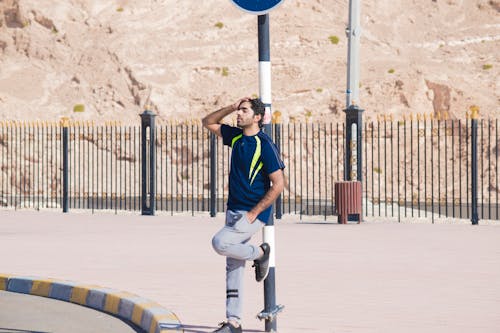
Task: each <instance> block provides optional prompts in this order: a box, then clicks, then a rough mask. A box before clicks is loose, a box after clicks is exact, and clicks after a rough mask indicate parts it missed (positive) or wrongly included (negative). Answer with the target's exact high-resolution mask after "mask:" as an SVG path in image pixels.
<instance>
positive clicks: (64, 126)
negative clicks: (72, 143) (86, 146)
mask: <svg viewBox="0 0 500 333" xmlns="http://www.w3.org/2000/svg"><path fill="white" fill-rule="evenodd" d="M60 125H61V127H62V155H63V175H62V178H63V186H62V192H63V193H62V206H63V213H67V212H68V211H69V196H68V187H69V184H68V179H69V166H68V154H69V151H68V141H69V134H68V127H69V118H67V117H63V118H61V122H60Z"/></svg>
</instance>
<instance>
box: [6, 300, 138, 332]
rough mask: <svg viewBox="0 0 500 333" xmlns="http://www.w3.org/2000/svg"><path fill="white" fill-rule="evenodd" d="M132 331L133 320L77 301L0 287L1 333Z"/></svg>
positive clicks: (134, 329)
mask: <svg viewBox="0 0 500 333" xmlns="http://www.w3.org/2000/svg"><path fill="white" fill-rule="evenodd" d="M20 332H23V333H49V332H50V333H68V332H72V333H103V332H106V333H133V332H141V331H139V329H138V328H137V327H133V326H132V324H128V323H125V322H124V321H122V320H120V319H118V318H115V317H113V316H110V315H108V314H105V313H103V312H99V311H96V310H93V309H90V308H87V307H83V306H80V305H76V304H72V303H68V302H62V301H58V300H54V299H50V298H46V297H39V296H31V295H26V294H19V293H11V292H6V291H0V333H20Z"/></svg>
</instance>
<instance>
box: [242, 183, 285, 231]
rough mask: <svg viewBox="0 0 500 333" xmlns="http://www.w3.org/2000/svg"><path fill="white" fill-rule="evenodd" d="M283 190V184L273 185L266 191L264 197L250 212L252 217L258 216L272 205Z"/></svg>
mask: <svg viewBox="0 0 500 333" xmlns="http://www.w3.org/2000/svg"><path fill="white" fill-rule="evenodd" d="M282 191H283V187H282V186H274V185H273V186H271V188H270V189H269V190H268V191H267V192H266V194H265V195H264V197H263V198H262V199H261V200H260V201H259V202H258V203H257V204H256V205H255V206H254V207H253V208H252V209H251V210H250V211H249V212H248V214H249V215H250V217H251V218H252V219H253V218H256V217H257V216H258V215H259V214H260V213H262V212H263V211H264V210H265V209H266V208H268V207H269V206H271V205H272V204H273V203H274V201H275V200H276V198H278V196H279V195H280V193H281V192H282ZM252 222H253V221H252Z"/></svg>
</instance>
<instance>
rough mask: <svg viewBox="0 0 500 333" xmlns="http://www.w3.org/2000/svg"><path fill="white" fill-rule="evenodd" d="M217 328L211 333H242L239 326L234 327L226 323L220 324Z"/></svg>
mask: <svg viewBox="0 0 500 333" xmlns="http://www.w3.org/2000/svg"><path fill="white" fill-rule="evenodd" d="M219 326H220V327H219V328H218V329H216V330H215V331H214V332H213V333H242V332H243V330H242V329H241V325H240V326H239V327H234V326H233V325H231V324H230V323H228V322H224V323H220V324H219Z"/></svg>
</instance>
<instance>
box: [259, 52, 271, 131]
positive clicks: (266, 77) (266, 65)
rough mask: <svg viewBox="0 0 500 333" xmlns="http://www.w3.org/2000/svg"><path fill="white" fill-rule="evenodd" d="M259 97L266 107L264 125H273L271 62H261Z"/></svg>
mask: <svg viewBox="0 0 500 333" xmlns="http://www.w3.org/2000/svg"><path fill="white" fill-rule="evenodd" d="M259 95H260V100H261V101H262V103H264V105H265V106H266V114H265V116H264V124H270V123H271V118H272V117H271V62H270V61H259Z"/></svg>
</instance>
